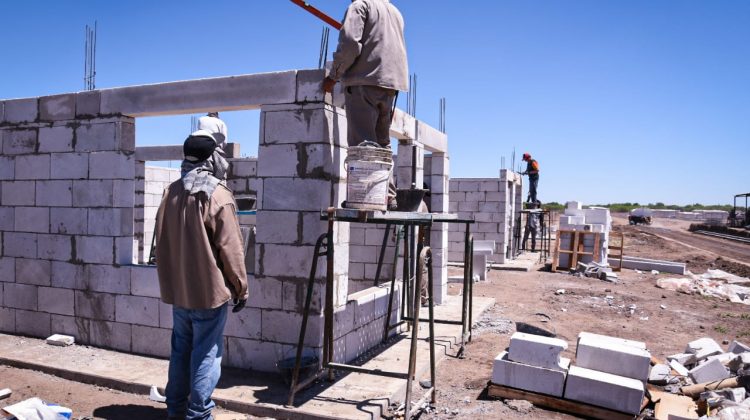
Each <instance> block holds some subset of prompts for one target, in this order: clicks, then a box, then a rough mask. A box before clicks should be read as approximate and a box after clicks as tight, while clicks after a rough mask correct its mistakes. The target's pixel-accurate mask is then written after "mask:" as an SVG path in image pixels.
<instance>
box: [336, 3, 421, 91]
mask: <svg viewBox="0 0 750 420" xmlns="http://www.w3.org/2000/svg"><path fill="white" fill-rule="evenodd" d="M408 75H409V66H408V63H407V60H406V43H405V42H404V20H403V18H402V17H401V13H400V12H399V11H398V9H396V7H395V6H393V5H392V4H391V3H390V2H389V1H388V0H354V1H352V4H351V5H349V8H348V9H347V10H346V14H345V15H344V23H343V26H342V28H341V31H340V32H339V43H338V46H337V48H336V52H334V53H333V66H332V68H331V74H330V77H331V78H332V79H334V80H337V81H338V80H341V82H342V83H343V85H344V86H361V85H364V86H380V87H384V88H388V89H394V90H400V91H402V92H405V91H407V90H408V85H409V82H408V78H409V76H408Z"/></svg>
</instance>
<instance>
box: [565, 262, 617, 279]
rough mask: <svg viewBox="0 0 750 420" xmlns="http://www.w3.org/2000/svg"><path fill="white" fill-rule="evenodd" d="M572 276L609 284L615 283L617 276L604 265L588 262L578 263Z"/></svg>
mask: <svg viewBox="0 0 750 420" xmlns="http://www.w3.org/2000/svg"><path fill="white" fill-rule="evenodd" d="M574 274H578V275H582V276H586V277H594V278H598V279H600V280H603V281H608V282H610V283H617V274H616V273H614V272H613V271H612V269H611V268H610V267H609V266H608V265H606V264H600V263H597V262H594V261H592V262H590V263H588V264H586V263H582V262H579V263H578V265H577V266H576V270H575V271H574Z"/></svg>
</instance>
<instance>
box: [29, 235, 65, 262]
mask: <svg viewBox="0 0 750 420" xmlns="http://www.w3.org/2000/svg"><path fill="white" fill-rule="evenodd" d="M71 239H72V237H71V236H66V235H39V236H38V237H37V255H38V256H39V258H41V259H45V260H56V261H70V259H71V257H72V255H73V253H72V240H71Z"/></svg>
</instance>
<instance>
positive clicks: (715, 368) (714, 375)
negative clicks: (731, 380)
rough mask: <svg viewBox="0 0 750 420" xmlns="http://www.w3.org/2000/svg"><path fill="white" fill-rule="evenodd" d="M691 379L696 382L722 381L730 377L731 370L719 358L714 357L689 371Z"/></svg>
mask: <svg viewBox="0 0 750 420" xmlns="http://www.w3.org/2000/svg"><path fill="white" fill-rule="evenodd" d="M689 375H690V379H692V380H693V382H695V383H696V384H702V383H705V382H713V381H720V380H722V379H726V378H728V377H729V371H728V370H727V368H726V367H724V365H723V364H722V363H721V361H719V360H718V359H713V360H710V361H707V362H705V363H703V364H700V365H698V366H696V367H694V368H692V369H690V372H689Z"/></svg>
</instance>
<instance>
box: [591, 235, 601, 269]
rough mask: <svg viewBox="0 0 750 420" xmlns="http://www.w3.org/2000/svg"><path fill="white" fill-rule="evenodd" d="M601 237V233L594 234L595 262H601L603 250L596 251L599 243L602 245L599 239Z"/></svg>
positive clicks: (593, 252)
mask: <svg viewBox="0 0 750 420" xmlns="http://www.w3.org/2000/svg"><path fill="white" fill-rule="evenodd" d="M600 238H601V235H600V234H598V233H597V234H596V235H594V250H593V251H592V254H593V257H594V262H601V258H600V257H601V252H596V250H597V249H599V245H600V242H599V239H600Z"/></svg>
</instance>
